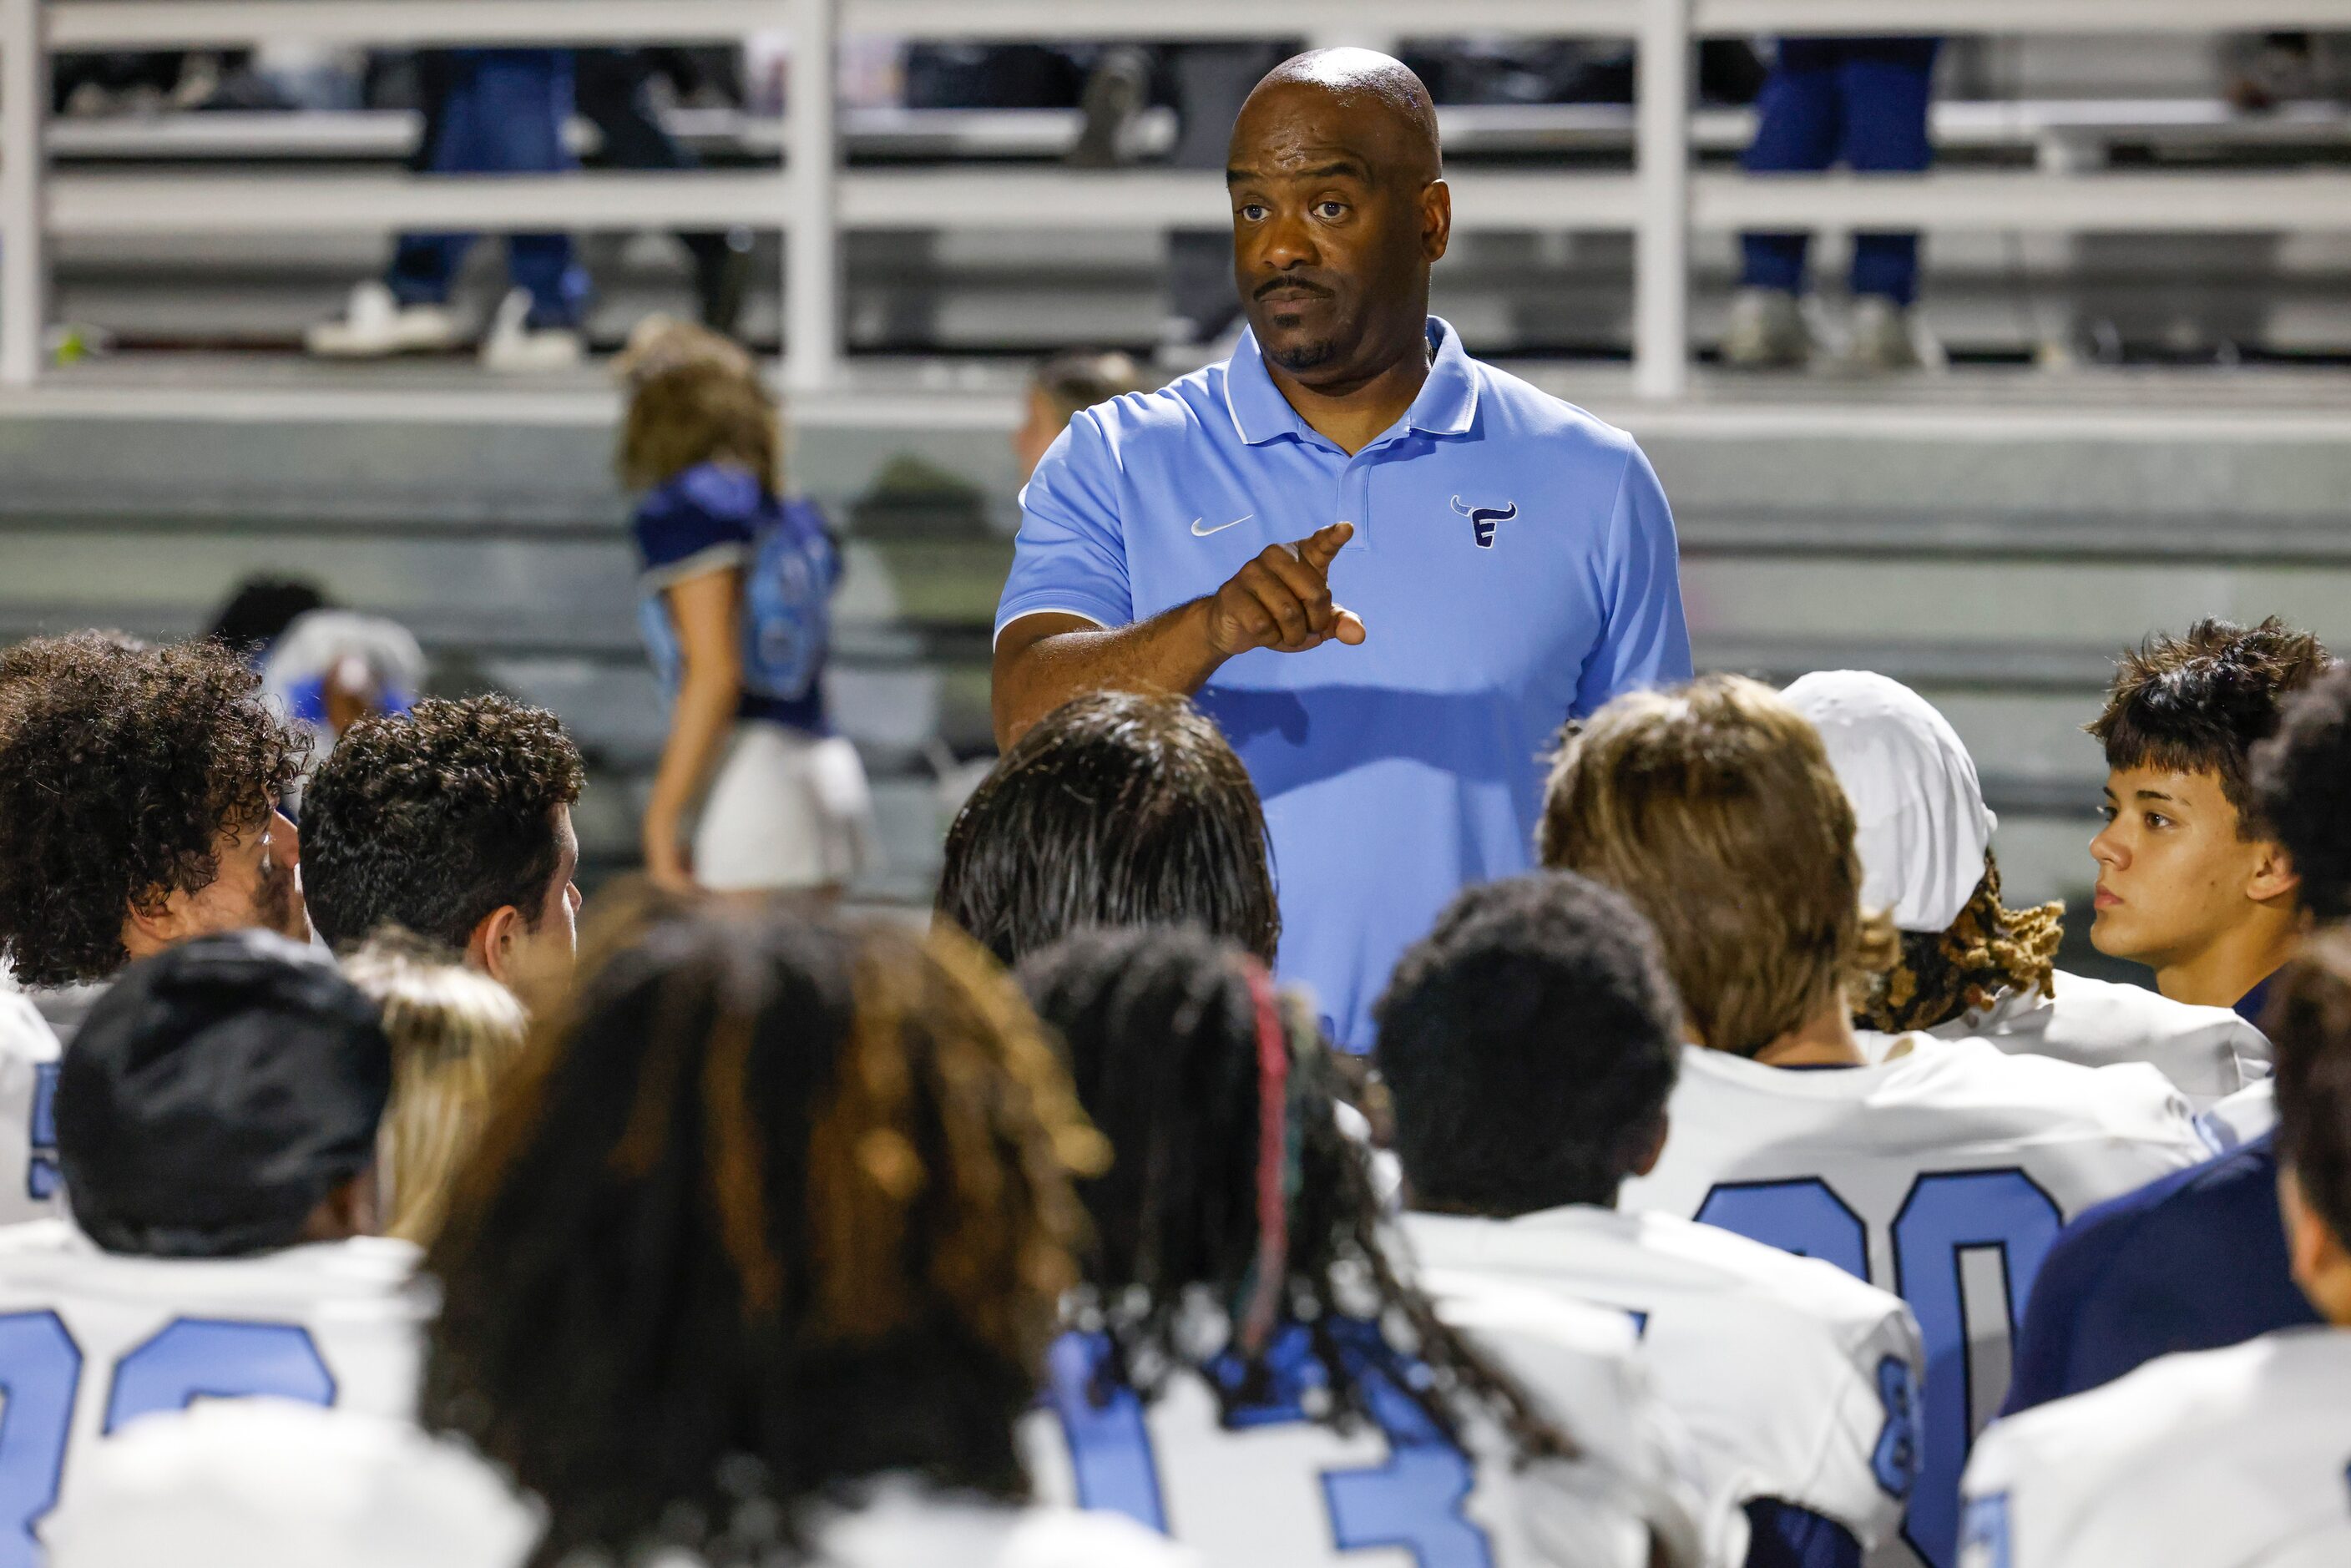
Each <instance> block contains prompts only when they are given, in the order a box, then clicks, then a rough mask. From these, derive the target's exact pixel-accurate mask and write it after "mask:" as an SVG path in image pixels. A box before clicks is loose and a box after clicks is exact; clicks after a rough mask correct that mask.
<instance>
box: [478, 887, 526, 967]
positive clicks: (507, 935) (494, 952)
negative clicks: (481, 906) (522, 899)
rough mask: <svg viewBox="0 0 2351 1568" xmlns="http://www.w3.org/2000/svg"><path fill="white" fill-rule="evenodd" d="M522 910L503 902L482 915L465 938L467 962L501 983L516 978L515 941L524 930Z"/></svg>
mask: <svg viewBox="0 0 2351 1568" xmlns="http://www.w3.org/2000/svg"><path fill="white" fill-rule="evenodd" d="M525 925H526V923H525V921H524V920H523V917H522V911H521V910H519V909H517V908H516V907H515V906H514V905H513V904H499V905H498V906H497V907H496V909H493V910H491V911H490V912H489V913H488V914H487V915H483V916H482V918H481V922H480V924H478V925H475V927H474V934H473V935H472V936H469V937H467V938H466V939H465V962H466V963H468V964H471V965H472V966H473V967H475V968H476V969H479V970H480V971H481V972H482V973H484V974H485V975H487V976H488V977H490V978H491V979H493V980H496V981H497V982H498V984H500V985H502V986H504V985H511V984H512V983H513V980H514V963H515V943H516V940H517V938H519V937H520V936H522V935H523V932H524V929H525Z"/></svg>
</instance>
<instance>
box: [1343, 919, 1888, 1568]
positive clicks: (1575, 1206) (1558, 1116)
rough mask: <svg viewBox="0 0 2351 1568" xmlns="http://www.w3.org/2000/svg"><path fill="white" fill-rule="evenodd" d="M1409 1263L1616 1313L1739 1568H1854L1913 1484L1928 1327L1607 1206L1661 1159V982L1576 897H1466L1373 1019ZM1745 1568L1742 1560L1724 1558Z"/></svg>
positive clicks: (1674, 1024)
mask: <svg viewBox="0 0 2351 1568" xmlns="http://www.w3.org/2000/svg"><path fill="white" fill-rule="evenodd" d="M1379 1022H1380V1034H1379V1045H1378V1050H1377V1057H1378V1061H1379V1067H1380V1071H1381V1075H1382V1076H1383V1077H1384V1079H1385V1080H1386V1082H1387V1085H1388V1090H1389V1092H1390V1094H1391V1095H1392V1097H1393V1100H1394V1104H1395V1129H1396V1147H1397V1151H1398V1152H1399V1154H1400V1155H1402V1156H1403V1161H1404V1173H1405V1184H1406V1191H1407V1193H1408V1194H1409V1195H1410V1197H1409V1201H1410V1204H1411V1207H1412V1208H1413V1210H1414V1212H1412V1213H1410V1214H1408V1215H1407V1216H1405V1222H1404V1228H1405V1237H1406V1239H1408V1240H1409V1241H1410V1242H1411V1244H1412V1250H1413V1255H1414V1260H1415V1261H1416V1263H1417V1264H1419V1265H1420V1266H1421V1267H1422V1268H1424V1269H1425V1270H1427V1276H1426V1277H1427V1278H1428V1279H1429V1280H1430V1281H1432V1282H1436V1281H1442V1280H1444V1279H1445V1278H1447V1277H1448V1276H1450V1275H1452V1274H1454V1273H1457V1272H1458V1273H1459V1274H1461V1275H1464V1276H1467V1277H1469V1278H1472V1279H1477V1280H1484V1281H1506V1282H1510V1283H1515V1284H1520V1285H1530V1286H1534V1287H1538V1288H1541V1289H1544V1290H1548V1291H1555V1292H1557V1293H1558V1294H1560V1295H1561V1296H1562V1297H1565V1298H1567V1299H1570V1300H1573V1301H1587V1302H1591V1303H1594V1304H1597V1305H1601V1306H1605V1307H1610V1308H1613V1309H1614V1310H1616V1311H1619V1312H1625V1313H1626V1314H1627V1315H1628V1316H1629V1317H1630V1318H1631V1319H1632V1321H1633V1322H1634V1323H1635V1326H1636V1329H1637V1332H1638V1334H1639V1338H1640V1343H1641V1351H1640V1354H1641V1357H1642V1359H1643V1361H1644V1362H1645V1363H1646V1365H1647V1368H1648V1371H1649V1374H1650V1377H1651V1380H1652V1382H1653V1384H1654V1385H1655V1386H1656V1392H1657V1397H1658V1398H1659V1399H1660V1400H1661V1401H1662V1402H1663V1403H1664V1404H1665V1405H1666V1406H1667V1407H1668V1408H1669V1409H1670V1410H1672V1412H1673V1413H1674V1414H1675V1415H1676V1416H1678V1417H1680V1418H1681V1421H1682V1423H1683V1425H1684V1426H1685V1427H1687V1428H1688V1430H1689V1432H1690V1435H1691V1437H1692V1438H1693V1439H1694V1440H1695V1442H1696V1443H1697V1445H1698V1452H1699V1456H1700V1458H1701V1460H1702V1464H1703V1469H1702V1479H1703V1480H1704V1481H1705V1483H1706V1486H1707V1488H1708V1490H1709V1491H1710V1492H1711V1493H1712V1494H1714V1499H1715V1502H1716V1508H1715V1509H1714V1510H1713V1513H1714V1516H1715V1517H1718V1518H1719V1517H1724V1516H1735V1515H1736V1514H1738V1513H1740V1512H1741V1511H1743V1512H1744V1514H1745V1515H1746V1518H1747V1520H1748V1521H1749V1523H1750V1525H1751V1526H1752V1533H1751V1539H1750V1544H1749V1546H1748V1548H1747V1551H1746V1556H1745V1562H1746V1564H1747V1568H1767V1565H1769V1568H1795V1565H1798V1564H1802V1565H1804V1568H1832V1565H1836V1564H1845V1565H1857V1564H1858V1563H1860V1562H1861V1554H1862V1552H1863V1549H1864V1548H1865V1547H1868V1546H1874V1545H1876V1543H1877V1542H1880V1541H1883V1540H1885V1539H1886V1538H1887V1537H1888V1536H1890V1535H1891V1534H1892V1533H1893V1532H1894V1530H1895V1527H1896V1525H1897V1524H1898V1523H1899V1522H1900V1521H1901V1518H1902V1505H1903V1502H1904V1500H1906V1499H1907V1497H1908V1495H1909V1492H1910V1489H1911V1486H1912V1483H1913V1482H1914V1481H1915V1480H1916V1479H1917V1465H1918V1457H1919V1448H1918V1437H1917V1388H1918V1383H1919V1379H1920V1378H1921V1376H1922V1375H1924V1372H1925V1366H1924V1358H1923V1356H1922V1354H1921V1352H1920V1349H1919V1343H1918V1327H1917V1323H1916V1322H1913V1321H1912V1320H1911V1317H1910V1313H1909V1312H1908V1311H1907V1309H1906V1308H1905V1307H1904V1306H1903V1305H1902V1303H1901V1301H1898V1300H1897V1299H1896V1298H1895V1297H1893V1296H1891V1295H1888V1294H1886V1292H1885V1291H1878V1290H1876V1289H1873V1288H1872V1287H1870V1286H1869V1285H1866V1284H1864V1283H1863V1282H1862V1281H1858V1280H1855V1278H1853V1277H1852V1276H1851V1275H1849V1274H1847V1273H1845V1272H1844V1270H1840V1269H1838V1268H1836V1267H1835V1266H1834V1265H1833V1264H1830V1263H1825V1262H1822V1261H1820V1260H1814V1259H1808V1258H1797V1257H1792V1256H1790V1255H1789V1254H1788V1253H1785V1252H1782V1251H1781V1250H1779V1249H1777V1248H1772V1247H1766V1246H1763V1245H1762V1244H1761V1243H1759V1242H1755V1241H1750V1240H1748V1239H1746V1238H1745V1237H1742V1236H1736V1235H1733V1234H1732V1233H1731V1232H1729V1231H1728V1230H1723V1229H1719V1228H1716V1227H1714V1226H1710V1225H1694V1224H1692V1223H1690V1222H1689V1221H1688V1220H1686V1219H1680V1218H1675V1217H1674V1216H1672V1215H1667V1214H1657V1213H1650V1214H1620V1213H1618V1212H1617V1211H1616V1193H1617V1188H1618V1187H1619V1186H1620V1185H1621V1184H1622V1183H1623V1181H1624V1180H1625V1177H1626V1176H1639V1175H1642V1174H1645V1173H1646V1172H1647V1171H1649V1170H1650V1169H1652V1168H1653V1167H1654V1166H1656V1161H1657V1156H1658V1154H1659V1153H1660V1151H1661V1150H1662V1149H1663V1148H1665V1147H1666V1146H1667V1145H1668V1143H1669V1142H1670V1139H1671V1137H1672V1135H1673V1134H1671V1133H1670V1132H1669V1130H1668V1128H1667V1122H1666V1098H1667V1095H1668V1094H1669V1093H1670V1092H1672V1089H1673V1086H1674V1078H1675V1064H1676V1061H1677V1057H1678V1055H1679V1053H1680V1045H1681V1037H1680V1033H1679V1019H1678V1018H1677V1009H1676V1008H1675V1004H1674V1001H1673V986H1672V982H1671V981H1670V980H1668V979H1667V977H1666V975H1665V968H1664V965H1663V962H1662V960H1661V958H1660V957H1659V956H1658V954H1657V950H1656V938H1655V937H1654V936H1652V935H1651V933H1650V931H1649V927H1648V923H1647V922H1646V920H1644V919H1643V918H1642V917H1641V915H1640V914H1639V912H1638V911H1636V910H1635V909H1634V908H1633V906H1632V905H1631V904H1628V903H1626V902H1625V899H1624V897H1623V896H1622V895H1620V894H1616V893H1614V892H1611V891H1610V890H1608V889H1606V888H1604V887H1601V886H1599V885H1598V884H1597V883H1592V882H1588V881H1586V880H1585V879H1583V878H1582V877H1580V876H1577V875H1575V874H1573V873H1569V872H1547V873H1536V874H1535V875H1532V876H1526V877H1519V878H1515V879H1513V880H1510V881H1508V882H1499V883H1489V884H1487V885H1485V886H1483V887H1477V888H1472V889H1470V890H1469V891H1468V892H1467V893H1464V894H1460V895H1459V896H1458V898H1456V899H1455V900H1454V902H1453V905H1452V907H1451V908H1449V909H1448V910H1447V911H1446V913H1445V914H1444V915H1442V916H1441V917H1439V919H1438V921H1437V928H1436V930H1435V931H1434V932H1432V933H1431V934H1430V935H1429V936H1427V937H1426V938H1425V939H1424V940H1423V941H1422V942H1421V943H1420V944H1419V945H1418V946H1415V947H1412V948H1410V949H1408V950H1407V951H1406V952H1405V956H1404V960H1403V962H1402V963H1401V964H1399V965H1398V966H1397V968H1396V973H1395V979H1394V980H1393V981H1392V982H1391V983H1390V984H1389V987H1388V991H1387V995H1386V996H1385V998H1383V1000H1382V1001H1381V1004H1380V1009H1379ZM1732 1560H1733V1561H1736V1560H1737V1559H1736V1558H1735V1557H1734V1558H1733V1559H1732Z"/></svg>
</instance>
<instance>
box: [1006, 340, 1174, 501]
mask: <svg viewBox="0 0 2351 1568" xmlns="http://www.w3.org/2000/svg"><path fill="white" fill-rule="evenodd" d="M1142 390H1143V373H1142V372H1141V371H1138V370H1136V369H1135V366H1134V361H1133V360H1131V359H1129V358H1127V357H1126V356H1125V355H1124V354H1121V353H1117V352H1115V351H1113V352H1109V353H1089V352H1087V351H1085V350H1077V349H1072V350H1070V351H1069V352H1067V353H1061V354H1056V355H1054V356H1053V357H1052V358H1051V359H1050V360H1047V361H1045V362H1044V363H1043V364H1041V365H1040V366H1038V367H1037V373H1036V375H1034V376H1033V377H1031V378H1030V379H1029V392H1028V396H1027V397H1026V398H1025V399H1024V400H1023V401H1022V403H1021V419H1020V425H1019V429H1017V430H1015V431H1014V432H1013V433H1012V456H1013V460H1014V461H1015V462H1017V463H1019V465H1020V482H1021V483H1022V484H1023V485H1026V484H1028V483H1029V476H1030V475H1032V474H1034V473H1036V472H1037V465H1038V464H1039V463H1040V462H1041V461H1042V460H1043V459H1044V456H1045V454H1046V453H1047V452H1048V451H1049V450H1050V449H1051V447H1052V444H1053V443H1054V442H1056V441H1059V440H1060V439H1061V432H1063V431H1064V430H1067V429H1068V428H1069V427H1070V421H1071V419H1073V418H1075V417H1076V416H1077V415H1078V414H1079V413H1081V412H1082V411H1084V410H1086V409H1090V408H1092V407H1093V406H1094V404H1096V403H1098V402H1109V401H1110V400H1111V399H1113V398H1114V397H1118V396H1121V395H1123V394H1124V393H1126V392H1141V391H1142Z"/></svg>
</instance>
